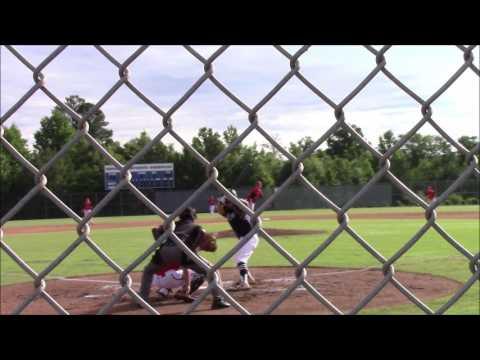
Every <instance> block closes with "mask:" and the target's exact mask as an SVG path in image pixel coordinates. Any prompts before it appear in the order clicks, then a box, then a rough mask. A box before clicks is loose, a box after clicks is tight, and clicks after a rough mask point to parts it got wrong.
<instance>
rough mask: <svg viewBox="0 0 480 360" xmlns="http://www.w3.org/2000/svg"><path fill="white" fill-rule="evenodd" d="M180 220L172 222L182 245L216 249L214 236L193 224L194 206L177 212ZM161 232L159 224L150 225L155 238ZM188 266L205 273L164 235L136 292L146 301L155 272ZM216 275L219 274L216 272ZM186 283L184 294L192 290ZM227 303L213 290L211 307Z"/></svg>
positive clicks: (218, 306) (228, 305) (210, 250)
mask: <svg viewBox="0 0 480 360" xmlns="http://www.w3.org/2000/svg"><path fill="white" fill-rule="evenodd" d="M179 218H180V219H179V220H178V221H176V222H175V231H174V232H175V234H176V235H177V236H178V237H179V238H180V239H181V240H182V241H183V242H184V243H185V245H186V246H187V247H188V248H189V249H190V250H191V251H193V252H195V253H197V252H198V251H200V250H203V251H209V252H214V251H216V250H217V244H216V239H215V238H214V237H213V236H211V235H209V234H207V233H206V232H205V230H203V229H202V227H201V226H199V225H197V224H195V219H196V218H197V215H196V211H195V209H193V208H190V207H189V208H186V209H185V210H184V211H183V212H182V213H181V214H180V216H179ZM162 232H163V228H162V226H160V227H159V228H158V229H156V228H153V229H152V234H153V237H154V238H155V240H156V239H158V237H159V236H160V235H161V233H162ZM178 268H183V269H190V270H193V271H195V272H196V273H198V274H200V275H203V276H204V277H205V276H206V275H207V274H206V271H205V270H204V269H203V268H202V267H200V266H198V265H197V264H196V263H195V262H194V261H193V260H191V259H190V258H189V257H188V256H187V254H185V253H184V252H183V251H182V250H181V249H180V248H179V247H178V246H176V244H175V242H174V241H173V240H172V239H170V238H167V240H166V242H164V243H163V244H162V245H161V246H160V247H159V248H158V249H157V251H156V252H155V254H154V255H153V256H152V259H151V261H150V263H149V264H148V265H147V266H146V267H145V269H144V270H143V274H142V281H141V285H140V291H139V295H140V296H141V297H142V299H144V300H145V301H148V298H149V295H150V288H151V287H152V281H153V277H154V275H155V273H157V272H162V271H165V272H166V271H168V270H172V269H178ZM218 275H219V274H218ZM220 281H221V280H220ZM186 283H188V284H187V285H186V287H185V289H184V290H185V294H189V293H190V292H191V288H190V289H189V288H188V287H189V284H190V282H189V281H186ZM226 307H230V304H229V303H227V302H226V301H225V300H224V299H223V298H222V297H221V296H220V294H219V293H218V290H216V289H215V290H213V302H212V307H211V308H212V309H221V308H226Z"/></svg>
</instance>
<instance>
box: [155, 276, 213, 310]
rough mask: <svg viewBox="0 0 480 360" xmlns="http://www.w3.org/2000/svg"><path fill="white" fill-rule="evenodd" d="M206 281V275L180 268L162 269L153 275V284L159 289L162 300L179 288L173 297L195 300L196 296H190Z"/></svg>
mask: <svg viewBox="0 0 480 360" xmlns="http://www.w3.org/2000/svg"><path fill="white" fill-rule="evenodd" d="M204 281H205V276H203V275H201V274H197V273H196V272H194V271H193V270H190V269H186V268H178V269H171V270H162V271H158V272H157V273H155V275H154V276H153V283H152V285H153V286H154V287H156V288H158V289H157V291H156V292H157V294H158V295H159V296H160V298H161V299H162V300H165V299H167V298H168V297H169V295H170V294H171V293H172V292H173V290H175V289H180V290H178V291H177V292H176V293H175V294H174V295H173V297H174V298H175V299H179V300H183V301H185V302H193V301H195V298H193V297H192V296H190V295H191V294H193V293H194V292H195V291H196V290H197V289H198V288H199V287H200V286H202V284H203V283H204Z"/></svg>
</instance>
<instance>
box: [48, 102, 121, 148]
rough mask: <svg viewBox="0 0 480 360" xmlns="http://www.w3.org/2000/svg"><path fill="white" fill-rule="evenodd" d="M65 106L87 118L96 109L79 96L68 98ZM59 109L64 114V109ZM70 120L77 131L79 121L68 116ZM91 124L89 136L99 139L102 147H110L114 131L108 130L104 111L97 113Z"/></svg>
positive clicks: (89, 120) (91, 117) (89, 122)
mask: <svg viewBox="0 0 480 360" xmlns="http://www.w3.org/2000/svg"><path fill="white" fill-rule="evenodd" d="M65 104H66V105H68V106H69V107H70V108H71V109H72V110H74V111H75V112H76V113H77V114H79V115H80V116H85V115H86V114H88V113H89V112H90V111H91V110H92V108H94V107H95V104H92V103H89V102H86V101H85V99H83V98H81V97H80V96H78V95H72V96H69V97H67V98H66V100H65ZM57 109H58V110H59V111H61V112H64V111H63V109H62V108H60V107H57ZM65 115H67V116H68V117H69V118H70V121H71V122H72V125H73V127H74V128H75V129H77V128H78V124H77V121H76V120H75V119H73V118H71V117H70V115H68V113H66V112H65ZM87 121H88V124H89V130H88V132H89V134H90V135H92V136H93V137H94V138H95V139H97V140H98V141H99V142H100V143H101V144H102V145H110V144H111V143H112V142H113V140H112V135H113V131H112V130H110V129H108V128H107V126H108V124H109V123H108V122H107V121H106V119H105V114H104V113H103V111H102V110H97V111H95V112H94V113H93V114H92V115H91V116H90V117H89V118H88V119H87Z"/></svg>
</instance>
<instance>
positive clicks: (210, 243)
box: [198, 229, 217, 252]
mask: <svg viewBox="0 0 480 360" xmlns="http://www.w3.org/2000/svg"><path fill="white" fill-rule="evenodd" d="M198 247H199V248H200V250H203V251H208V252H215V251H217V238H216V237H215V236H213V235H211V234H208V233H206V232H205V231H204V230H203V229H202V235H201V238H200V241H199V243H198Z"/></svg>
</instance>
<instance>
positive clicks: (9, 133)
mask: <svg viewBox="0 0 480 360" xmlns="http://www.w3.org/2000/svg"><path fill="white" fill-rule="evenodd" d="M4 136H5V139H6V140H7V141H8V142H9V143H10V144H11V145H12V146H13V147H14V148H15V149H16V150H17V151H18V152H19V153H20V154H22V155H23V157H24V158H26V159H27V160H31V154H30V151H29V149H28V147H27V140H25V139H24V138H23V137H22V134H21V132H20V130H19V129H18V127H17V126H16V125H15V124H12V125H11V126H10V127H5V133H4ZM0 184H2V186H1V192H2V193H4V194H8V193H11V194H12V193H15V194H20V193H25V192H26V191H27V190H28V188H30V187H31V186H32V185H33V175H32V174H31V173H29V172H28V171H27V170H26V169H25V168H24V167H23V166H22V165H21V164H20V163H19V162H18V161H17V160H16V159H15V158H14V157H13V156H12V155H11V154H10V153H9V152H8V151H7V150H6V149H5V148H4V147H3V146H0Z"/></svg>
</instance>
